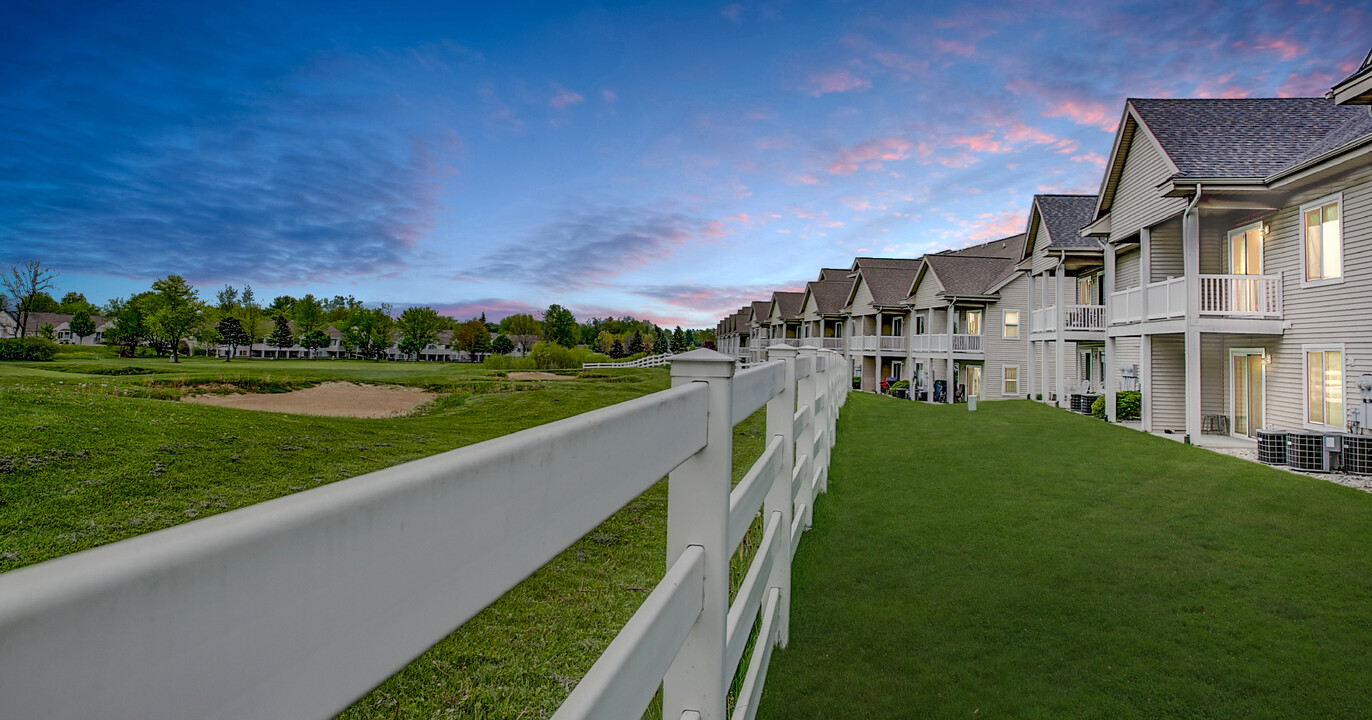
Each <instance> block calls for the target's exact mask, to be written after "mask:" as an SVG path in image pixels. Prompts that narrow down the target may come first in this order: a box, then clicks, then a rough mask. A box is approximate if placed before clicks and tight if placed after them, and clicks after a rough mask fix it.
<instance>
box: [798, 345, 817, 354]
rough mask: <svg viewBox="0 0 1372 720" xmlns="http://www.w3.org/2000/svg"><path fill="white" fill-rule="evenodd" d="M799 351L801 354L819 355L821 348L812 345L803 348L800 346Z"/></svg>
mask: <svg viewBox="0 0 1372 720" xmlns="http://www.w3.org/2000/svg"><path fill="white" fill-rule="evenodd" d="M797 352H799V353H800V354H801V355H818V354H819V348H817V347H812V346H811V347H803V348H800V349H799V350H798V351H797Z"/></svg>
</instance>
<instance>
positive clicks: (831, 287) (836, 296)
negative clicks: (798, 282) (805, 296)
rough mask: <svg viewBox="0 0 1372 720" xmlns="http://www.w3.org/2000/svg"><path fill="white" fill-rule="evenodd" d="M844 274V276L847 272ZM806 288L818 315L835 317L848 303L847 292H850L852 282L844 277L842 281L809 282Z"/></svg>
mask: <svg viewBox="0 0 1372 720" xmlns="http://www.w3.org/2000/svg"><path fill="white" fill-rule="evenodd" d="M844 272H845V275H846V272H847V271H844ZM806 287H808V288H809V289H810V296H811V297H813V298H814V299H815V307H816V308H817V309H818V310H819V314H820V315H837V314H839V313H841V312H843V304H844V303H845V302H847V301H848V291H849V290H852V288H853V281H852V280H849V279H848V278H847V277H846V276H845V277H844V278H843V279H842V280H825V281H823V282H819V281H816V282H810V283H807V284H806Z"/></svg>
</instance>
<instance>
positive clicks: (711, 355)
mask: <svg viewBox="0 0 1372 720" xmlns="http://www.w3.org/2000/svg"><path fill="white" fill-rule="evenodd" d="M734 369H735V368H734V359H733V358H731V357H729V356H728V355H725V354H723V353H718V352H715V351H714V350H709V349H707V348H700V349H698V350H692V351H690V352H688V353H682V354H680V355H673V356H672V377H674V378H675V377H692V378H731V377H733V376H734Z"/></svg>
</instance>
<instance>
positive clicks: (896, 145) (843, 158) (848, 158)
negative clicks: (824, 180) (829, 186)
mask: <svg viewBox="0 0 1372 720" xmlns="http://www.w3.org/2000/svg"><path fill="white" fill-rule="evenodd" d="M911 147H912V144H911V143H910V141H909V140H907V139H905V138H899V137H886V138H869V139H867V140H863V141H862V142H860V143H858V144H856V145H853V146H851V147H845V148H840V149H839V151H838V153H837V156H836V157H835V158H834V160H833V162H832V163H830V164H829V168H828V170H829V174H830V175H852V174H853V173H855V172H857V171H858V170H859V169H861V170H880V169H881V168H882V165H883V163H888V162H893V161H896V160H905V159H906V158H909V157H910V148H911Z"/></svg>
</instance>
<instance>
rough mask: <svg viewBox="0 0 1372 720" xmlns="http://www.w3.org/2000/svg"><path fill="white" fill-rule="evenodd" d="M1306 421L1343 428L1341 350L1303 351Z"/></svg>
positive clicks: (1317, 349)
mask: <svg viewBox="0 0 1372 720" xmlns="http://www.w3.org/2000/svg"><path fill="white" fill-rule="evenodd" d="M1305 408H1306V412H1305V421H1306V422H1307V423H1309V424H1311V425H1329V426H1332V427H1343V348H1342V347H1337V348H1314V347H1308V346H1307V347H1306V348H1305Z"/></svg>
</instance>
